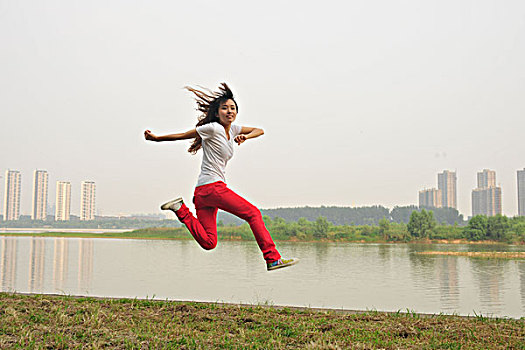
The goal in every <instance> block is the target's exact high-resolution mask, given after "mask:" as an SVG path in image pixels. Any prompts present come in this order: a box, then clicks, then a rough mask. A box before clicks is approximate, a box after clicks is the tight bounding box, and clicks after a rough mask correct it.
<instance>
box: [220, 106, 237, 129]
mask: <svg viewBox="0 0 525 350" xmlns="http://www.w3.org/2000/svg"><path fill="white" fill-rule="evenodd" d="M218 117H219V121H220V123H221V124H222V125H229V124H231V123H233V122H234V121H235V118H236V117H237V106H235V102H233V100H226V101H225V102H223V103H221V105H220V106H219V115H218Z"/></svg>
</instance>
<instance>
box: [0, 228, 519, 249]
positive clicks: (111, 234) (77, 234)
mask: <svg viewBox="0 0 525 350" xmlns="http://www.w3.org/2000/svg"><path fill="white" fill-rule="evenodd" d="M83 231H86V229H78V231H77V230H76V229H68V231H64V232H62V231H44V232H21V230H17V231H15V232H0V237H54V238H113V239H136V240H167V241H192V240H193V237H191V236H189V235H188V237H184V236H181V237H163V236H147V235H145V236H141V235H133V236H130V235H126V234H129V233H131V232H133V231H118V232H117V231H116V230H115V231H109V230H107V231H106V230H105V232H100V233H98V232H83ZM253 240H254V239H242V238H241V237H231V236H222V237H221V235H220V233H219V241H225V242H250V241H253ZM274 241H275V242H285V243H353V244H356V243H359V244H363V243H364V244H450V245H458V244H471V245H508V246H522V245H525V244H524V243H523V242H519V243H507V242H500V241H491V240H484V241H468V240H465V239H422V240H412V241H386V240H343V239H326V238H323V239H318V240H299V239H296V238H292V239H274Z"/></svg>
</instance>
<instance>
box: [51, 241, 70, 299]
mask: <svg viewBox="0 0 525 350" xmlns="http://www.w3.org/2000/svg"><path fill="white" fill-rule="evenodd" d="M69 241H70V240H69V239H67V238H55V242H54V243H55V247H54V253H53V287H54V289H55V290H57V291H63V290H64V283H65V281H66V278H67V271H68V269H67V267H68V258H69Z"/></svg>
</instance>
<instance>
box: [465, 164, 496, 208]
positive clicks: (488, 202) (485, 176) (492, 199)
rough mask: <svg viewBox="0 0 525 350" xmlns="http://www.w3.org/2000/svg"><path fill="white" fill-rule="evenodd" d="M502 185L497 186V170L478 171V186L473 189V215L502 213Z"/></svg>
mask: <svg viewBox="0 0 525 350" xmlns="http://www.w3.org/2000/svg"><path fill="white" fill-rule="evenodd" d="M501 212H502V209H501V187H497V186H496V172H495V171H493V170H488V169H484V170H483V171H482V172H480V173H478V188H476V189H474V190H472V216H476V215H486V216H494V215H497V214H501Z"/></svg>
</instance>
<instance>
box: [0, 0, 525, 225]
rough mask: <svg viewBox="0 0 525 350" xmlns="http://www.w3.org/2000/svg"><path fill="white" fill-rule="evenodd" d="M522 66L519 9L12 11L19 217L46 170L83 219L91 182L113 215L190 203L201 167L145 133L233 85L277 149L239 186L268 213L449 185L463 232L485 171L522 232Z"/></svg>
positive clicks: (101, 208) (246, 172) (48, 7)
mask: <svg viewBox="0 0 525 350" xmlns="http://www.w3.org/2000/svg"><path fill="white" fill-rule="evenodd" d="M523 62H525V2H523V1H519V0H515V1H512V0H508V1H505V0H504V1H487V0H476V1H473V0H472V1H461V0H460V1H457V0H455V1H448V0H445V1H443V0H440V1H421V0H406V1H391V0H376V1H374V0H372V1H370V0H366V1H364V0H363V1H331V0H327V1H322V2H319V1H316V2H310V1H299V0H291V1H282V0H281V1H274V0H269V1H264V2H263V1H258V2H251V1H240V0H234V1H184V2H181V1H167V0H166V1H129V0H126V1H124V0H122V1H99V0H92V1H72V0H67V1H65V0H64V1H56V0H46V1H14V0H0V77H1V78H0V116H1V124H0V125H1V126H0V127H1V130H2V137H0V150H1V153H0V171H1V172H2V175H4V172H5V170H6V169H8V168H9V169H18V170H20V171H22V186H23V187H22V204H21V209H22V213H29V211H30V206H31V181H32V172H33V170H34V169H36V168H38V169H45V170H47V171H48V172H49V180H50V188H49V202H51V203H54V201H55V198H54V196H55V182H56V181H57V180H62V181H71V182H72V194H73V198H72V200H73V203H72V211H73V213H78V207H79V200H80V198H79V196H80V195H79V193H80V181H82V180H92V181H95V182H96V185H97V206H98V213H99V214H102V215H112V214H118V213H124V214H127V213H139V212H142V213H152V212H158V205H159V204H160V203H162V202H163V201H165V200H168V199H170V198H172V197H174V196H178V195H182V196H184V198H185V199H186V202H188V203H191V196H192V193H193V188H194V186H195V183H196V180H197V175H198V172H199V166H200V158H201V154H199V155H198V156H191V155H190V154H189V153H187V152H186V150H187V148H188V146H189V142H187V141H183V142H179V143H162V144H157V143H147V142H145V141H144V140H143V137H142V133H143V130H144V129H146V128H149V129H151V130H152V131H153V132H155V133H169V132H178V131H185V130H187V129H190V128H192V127H194V125H195V123H196V118H197V115H198V114H197V112H196V111H195V105H194V101H193V100H192V98H191V95H190V94H189V93H188V92H186V91H184V90H183V89H182V88H183V87H184V86H185V85H194V86H195V85H201V86H205V87H210V88H216V87H217V85H218V84H219V83H220V82H222V81H225V82H227V83H229V85H230V86H231V87H232V89H233V90H234V93H235V94H236V96H237V100H238V103H239V115H238V117H237V123H238V124H240V125H246V126H258V127H262V128H263V129H264V130H265V132H266V134H265V135H264V136H262V137H260V138H258V139H255V140H249V141H247V142H246V143H244V144H243V145H241V146H239V147H237V148H236V153H235V156H234V158H233V159H232V160H231V162H230V163H229V165H228V169H227V174H226V175H227V179H228V183H229V186H230V187H231V188H232V189H234V190H236V191H238V192H239V193H240V194H242V195H244V196H246V198H247V199H249V200H251V201H253V202H254V204H256V205H257V206H259V207H261V208H274V207H283V206H303V205H310V206H319V205H344V206H364V205H373V204H380V205H384V206H387V207H393V206H395V205H410V204H417V195H418V191H419V190H420V189H422V188H425V187H427V188H428V187H436V186H437V173H438V172H441V171H442V170H443V169H449V170H456V171H457V176H458V207H459V208H458V209H459V210H460V212H461V213H463V214H465V215H466V216H467V215H470V214H471V204H470V196H471V191H472V189H473V188H474V187H476V172H478V171H481V170H482V169H484V168H489V169H492V170H495V171H496V176H497V182H498V183H499V184H500V185H501V186H502V192H503V212H504V214H507V215H515V214H517V194H516V192H517V191H516V186H517V185H516V170H518V169H523V168H524V167H525V156H524V154H525V142H524V138H523V133H524V130H525V118H524V117H525V113H524V112H525V99H524V98H523V97H524V96H525V65H524V63H523ZM2 180H3V179H2ZM3 191H4V189H3V185H2V188H1V189H0V195H1V196H2V198H3Z"/></svg>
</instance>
